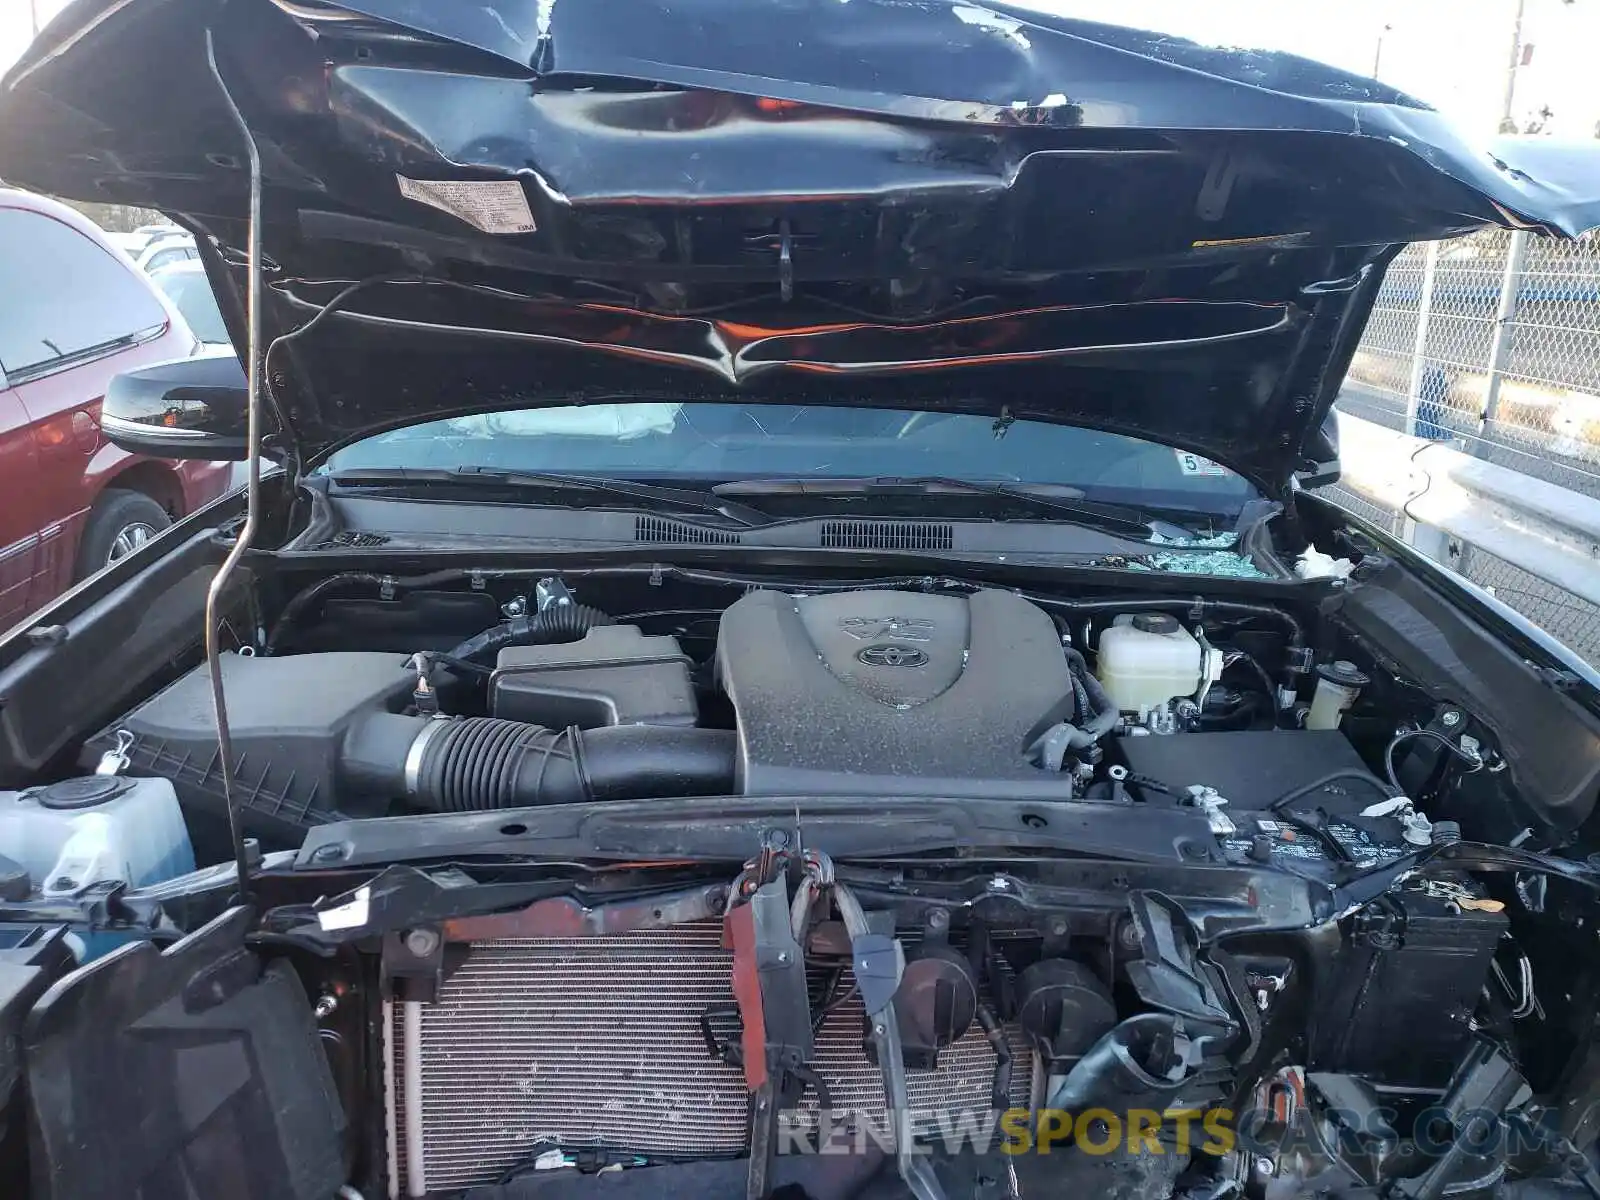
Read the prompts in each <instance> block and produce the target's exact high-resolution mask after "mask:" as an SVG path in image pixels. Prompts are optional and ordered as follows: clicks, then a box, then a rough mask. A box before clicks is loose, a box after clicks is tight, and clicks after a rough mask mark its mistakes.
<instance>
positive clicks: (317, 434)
mask: <svg viewBox="0 0 1600 1200" xmlns="http://www.w3.org/2000/svg"><path fill="white" fill-rule="evenodd" d="M208 31H209V34H210V36H211V37H212V39H213V40H214V44H215V55H216V60H217V63H218V68H219V72H220V75H221V77H222V78H223V79H224V80H225V81H226V85H227V88H228V91H229V92H230V93H231V94H232V96H233V98H234V100H235V101H236V102H237V104H238V107H239V109H240V110H241V111H242V112H243V114H244V116H245V118H246V120H247V121H248V123H249V125H250V127H251V129H252V130H253V131H254V134H255V136H256V138H257V141H258V143H259V146H260V150H261V155H262V160H263V163H264V197H263V205H264V213H265V226H264V243H265V249H266V253H267V256H268V258H269V259H270V263H269V269H268V273H267V285H268V287H267V294H268V304H267V308H266V311H265V312H264V314H263V316H264V323H265V327H266V331H267V334H268V336H269V337H274V336H277V335H281V334H283V333H285V332H288V331H289V330H291V329H294V328H295V327H297V326H299V325H301V324H303V323H304V322H305V321H306V320H307V319H308V318H309V316H310V315H311V314H312V313H313V312H315V311H316V307H317V306H318V305H321V304H324V303H327V302H328V301H329V300H331V299H332V298H333V297H334V296H336V295H338V294H340V293H341V292H342V291H345V289H346V288H347V287H348V285H350V284H352V283H356V282H358V281H367V282H366V283H365V284H364V286H362V287H360V288H359V289H358V290H357V291H355V292H354V293H352V294H347V295H346V296H345V298H344V300H343V301H342V303H341V308H340V311H339V312H338V313H337V315H334V316H331V317H330V319H328V320H326V321H324V322H321V323H320V324H319V326H318V328H317V329H316V330H315V331H314V332H313V333H311V334H309V335H308V336H306V337H304V338H300V339H296V340H295V341H294V342H291V343H285V344H284V345H282V346H280V347H279V349H278V351H277V352H275V353H274V355H273V357H272V361H271V363H270V367H271V370H270V372H269V380H270V382H271V385H272V388H271V390H272V394H273V399H274V401H275V403H276V405H277V406H278V409H279V416H280V420H281V422H282V423H283V424H284V425H285V426H286V428H287V430H288V433H289V438H290V440H291V441H292V442H293V443H294V447H295V448H296V449H297V451H298V453H299V455H300V456H301V457H302V459H304V460H307V461H310V460H314V459H315V458H316V457H317V456H319V455H321V454H324V453H325V452H327V451H328V450H329V449H331V448H333V447H335V446H337V445H339V444H342V443H344V442H347V441H349V440H351V439H353V438H355V437H358V436H362V435H364V434H367V433H371V432H375V431H377V430H380V429H383V428H388V427H392V426H395V425H399V424H405V423H408V422H414V421H418V420H424V419H428V418H431V417H435V416H442V415H445V414H448V413H459V412H466V411H476V410H484V409H489V408H496V407H515V406H530V405H540V404H570V403H574V402H580V401H582V400H585V399H608V400H609V399H617V398H619V397H643V398H650V399H685V398H693V399H696V400H702V401H703V400H708V399H717V398H729V399H737V400H740V401H743V402H750V401H752V400H758V399H762V398H770V399H772V400H773V401H774V402H780V403H796V402H804V403H818V404H826V403H843V404H884V405H895V406H901V405H904V406H915V407H923V408H927V407H935V408H941V407H942V408H947V409H950V410H960V411H976V412H987V413H993V414H994V415H996V416H997V417H999V416H1004V415H1007V414H1009V415H1011V416H1015V417H1028V418H1033V419H1047V420H1059V421H1066V422H1071V423H1074V424H1083V425H1089V426H1094V427H1097V428H1103V429H1108V430H1113V431H1116V432H1122V433H1130V434H1134V435H1138V436H1145V437H1151V438H1154V439H1157V440H1160V441H1165V442H1169V443H1171V444H1174V445H1178V446H1182V447H1185V448H1187V449H1192V450H1195V451H1198V452H1199V453H1202V454H1205V455H1207V456H1209V457H1211V458H1214V459H1217V460H1219V461H1222V462H1225V463H1227V464H1228V465H1230V466H1232V467H1234V468H1235V469H1237V470H1239V471H1241V472H1242V473H1244V474H1245V475H1247V476H1248V477H1250V478H1251V479H1252V480H1254V481H1255V482H1256V483H1258V484H1259V485H1260V486H1262V487H1263V488H1264V489H1266V490H1267V491H1268V492H1271V493H1276V494H1282V493H1284V492H1286V491H1287V490H1289V488H1290V486H1291V483H1290V481H1291V478H1292V475H1293V473H1294V472H1295V471H1296V470H1299V469H1302V468H1303V467H1305V466H1306V465H1307V464H1309V463H1311V462H1315V461H1321V460H1325V459H1326V458H1328V457H1331V454H1332V450H1331V448H1330V447H1328V446H1326V445H1323V444H1321V441H1320V434H1319V430H1320V429H1321V426H1322V422H1323V418H1324V417H1325V415H1326V413H1327V411H1328V408H1329V407H1330V406H1331V404H1332V402H1333V398H1334V396H1335V395H1336V393H1337V390H1338V386H1339V382H1340V379H1341V378H1342V376H1343V373H1344V370H1345V367H1346V365H1347V364H1348V361H1349V358H1350V355H1351V353H1352V352H1353V350H1354V346H1355V343H1356V340H1357V339H1358V338H1359V335H1360V331H1361V328H1362V326H1363V325H1364V323H1365V320H1366V317H1367V314H1368V312H1369V310H1370V307H1371V303H1372V299H1373V295H1374V293H1375V291H1376V288H1377V286H1378V284H1379V282H1380V281H1381V278H1382V274H1383V270H1384V268H1385V267H1386V265H1387V263H1388V261H1389V260H1390V258H1392V256H1393V255H1394V253H1396V252H1397V250H1398V248H1399V246H1400V245H1402V244H1404V243H1406V242H1408V241H1414V240H1419V239H1424V238H1435V237H1444V236H1450V235H1452V234H1456V233H1460V232H1463V231H1466V230H1470V229H1473V228H1477V227H1480V226H1482V225H1485V224H1501V225H1510V226H1524V227H1529V228H1532V229H1534V230H1536V231H1538V232H1541V233H1549V234H1553V235H1568V236H1570V235H1575V234H1577V233H1580V232H1582V231H1583V230H1584V229H1586V228H1588V227H1590V226H1592V225H1595V224H1597V223H1600V165H1597V164H1600V157H1597V156H1596V153H1595V152H1594V151H1591V150H1588V149H1587V148H1585V149H1584V150H1568V149H1565V148H1561V147H1556V146H1552V145H1550V144H1549V143H1545V142H1535V141H1531V140H1529V141H1523V142H1516V143H1510V144H1507V145H1503V146H1497V147H1486V148H1485V147H1474V146H1471V145H1468V144H1467V143H1466V142H1464V141H1462V140H1461V138H1460V137H1459V136H1458V135H1457V134H1456V133H1455V132H1454V131H1453V130H1452V129H1451V128H1450V127H1449V126H1448V125H1447V124H1446V123H1445V122H1444V121H1443V120H1442V119H1441V118H1440V117H1439V116H1438V114H1436V113H1435V112H1433V111H1432V110H1431V109H1429V108H1428V107H1427V106H1426V105H1424V104H1422V103H1420V102H1419V101H1416V100H1414V99H1412V98H1410V97H1407V96H1405V95H1402V94H1400V93H1398V92H1395V91H1393V90H1392V89H1390V88H1387V87H1385V86H1383V85H1381V84H1379V83H1377V82H1375V81H1372V80H1367V79H1362V78H1359V77H1356V76H1351V75H1346V74H1343V73H1341V72H1338V71H1335V70H1333V69H1332V68H1328V67H1324V66H1321V65H1319V64H1315V63H1311V62H1308V61H1306V60H1302V59H1297V58H1294V57H1292V56H1288V55H1281V54H1266V53H1255V52H1248V51H1239V50H1221V49H1215V48H1208V47H1202V46H1197V45H1194V44H1192V43H1188V42H1184V41H1181V40H1177V39H1171V38H1163V37H1160V36H1159V35H1156V34H1151V33H1144V32H1140V31H1136V30H1128V29H1122V28H1118V27H1114V26H1108V25H1098V24H1090V23H1086V22H1078V21H1069V20H1064V19H1059V18H1053V17H1047V16H1043V15H1040V14H1037V13H1031V12H1028V11H1026V10H1022V9H1013V8H1006V7H1003V6H995V5H988V6H979V5H973V4H964V3H950V2H948V0H917V2H916V3H911V4H907V3H905V2H904V0H849V2H848V3H845V2H841V0H756V2H754V3H751V2H749V0H479V2H477V3H471V4H463V3H459V2H458V0H78V2H77V3H75V4H73V5H71V6H70V7H69V8H68V9H67V10H66V11H65V12H64V13H63V14H62V15H61V16H60V17H59V18H58V19H57V20H56V21H55V22H53V23H52V24H51V26H50V27H49V28H48V29H47V30H46V31H45V34H44V35H43V36H42V37H41V38H40V40H39V41H38V42H37V43H36V44H35V46H34V47H33V49H32V50H31V51H30V52H29V54H28V56H27V57H26V58H24V60H23V61H22V62H21V63H19V64H18V65H17V67H16V68H14V69H13V71H12V72H11V73H10V74H9V76H8V77H7V78H6V80H5V81H4V83H3V85H0V177H3V178H5V179H7V180H8V181H10V182H12V183H20V184H24V185H26V186H31V187H35V188H38V189H41V190H45V191H50V192H54V193H57V194H61V195H65V196H68V197H72V198H75V199H82V200H99V201H115V202H121V203H129V204H141V205H149V206H152V207H157V208H161V209H164V210H166V211H167V212H169V213H171V214H173V215H174V216H175V218H176V219H178V220H179V221H181V222H182V223H183V224H185V225H187V226H189V227H190V228H191V229H193V230H195V231H196V233H197V234H199V235H200V240H201V244H202V247H203V253H204V257H205V258H206V261H207V267H208V270H209V271H210V272H211V274H212V278H213V282H214V283H216V284H217V285H218V290H219V294H220V295H221V297H222V300H223V307H224V313H225V315H226V316H227V317H228V319H229V322H230V327H231V328H232V329H233V330H234V332H235V336H236V340H238V339H239V335H240V334H241V333H242V330H243V314H242V308H241V305H240V302H239V297H241V296H242V295H243V293H244V275H243V267H242V256H241V255H240V254H239V252H238V251H239V248H240V247H242V246H243V245H244V244H245V228H244V217H245V214H246V211H247V202H248V175H247V172H246V170H245V167H244V164H245V163H246V161H247V155H246V148H245V145H244V143H243V140H242V138H241V135H240V133H239V131H238V129H237V127H236V125H235V124H234V123H233V121H232V119H231V116H230V113H229V110H228V107H227V104H226V101H225V98H224V96H223V93H222V90H221V87H220V86H219V84H218V82H217V80H216V79H215V78H214V77H213V75H212V73H211V70H210V67H209V64H208V58H207V49H206V45H207V37H208Z"/></svg>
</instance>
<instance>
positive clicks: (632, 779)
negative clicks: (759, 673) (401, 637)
mask: <svg viewBox="0 0 1600 1200" xmlns="http://www.w3.org/2000/svg"><path fill="white" fill-rule="evenodd" d="M417 731H418V732H417V736H419V737H420V736H423V734H424V733H425V732H426V734H427V741H426V742H425V743H424V744H423V747H422V750H421V753H420V761H419V763H418V764H417V767H416V769H415V774H414V780H415V791H414V794H413V795H412V797H411V799H412V802H413V803H415V804H417V805H418V806H420V807H422V808H427V809H433V810H436V811H441V812H467V811H472V810H479V809H494V808H523V807H530V806H536V805H543V804H582V803H585V802H587V801H591V800H632V799H642V798H646V797H650V798H655V797H667V796H714V795H725V794H727V793H730V792H732V791H733V774H734V755H735V744H736V738H735V735H734V733H733V732H732V731H731V730H724V729H678V728H669V727H665V726H652V725H618V726H608V727H606V728H603V729H590V730H578V729H560V730H558V729H546V728H544V727H543V726H540V725H527V724H524V723H522V722H520V721H503V720H500V719H499V718H496V717H462V718H458V719H456V720H452V721H448V722H445V723H442V724H441V726H440V727H439V728H438V729H437V730H428V729H427V728H426V722H418V724H417ZM394 769H395V771H397V772H398V774H399V775H400V776H401V780H402V785H404V784H405V783H407V782H410V781H406V780H404V779H403V777H404V775H405V773H406V772H405V769H404V767H403V766H402V765H401V764H399V763H396V764H394Z"/></svg>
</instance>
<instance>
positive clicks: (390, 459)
mask: <svg viewBox="0 0 1600 1200" xmlns="http://www.w3.org/2000/svg"><path fill="white" fill-rule="evenodd" d="M464 466H473V467H493V468H499V469H507V470H518V471H559V472H564V473H569V474H592V475H605V476H613V477H615V476H622V477H627V478H632V479H652V480H715V481H723V480H734V479H761V478H766V477H794V476H809V477H815V478H818V479H827V478H841V477H858V476H879V475H894V476H929V475H939V476H953V477H957V478H961V479H969V480H986V481H997V480H998V481H1006V482H1013V483H1024V484H1066V485H1070V486H1073V487H1077V488H1080V489H1082V491H1083V493H1084V495H1085V496H1087V497H1090V498H1093V499H1106V500H1138V501H1139V502H1140V503H1142V504H1146V505H1153V506H1160V507H1170V508H1177V509H1183V510H1193V511H1199V512H1205V513H1219V514H1222V513H1232V512H1236V511H1237V510H1238V509H1239V508H1240V507H1241V506H1242V505H1243V504H1244V502H1245V501H1246V500H1248V499H1250V498H1252V497H1253V496H1255V495H1256V493H1255V491H1254V490H1253V489H1252V488H1251V487H1250V485H1249V484H1248V483H1247V482H1245V480H1243V479H1242V478H1240V477H1239V476H1237V475H1235V474H1234V473H1233V472H1231V471H1229V470H1227V469H1225V468H1223V467H1221V466H1218V465H1217V464H1216V463H1213V462H1211V461H1210V460H1208V459H1204V458H1201V457H1199V456H1198V455H1195V454H1190V453H1188V452H1187V451H1179V450H1174V449H1172V448H1171V447H1170V446H1162V445H1158V444H1156V443H1154V442H1146V441H1141V440H1139V439H1137V438H1130V437H1122V436H1120V435H1117V434H1111V433H1098V432H1095V431H1093V430H1088V429H1079V428H1074V427H1072V426H1067V425H1051V424H1046V423H1043V422H1036V421H995V420H994V419H993V418H990V417H982V416H970V415H960V414H950V413H937V412H906V411H903V410H888V409H875V408H833V407H818V406H815V405H779V404H758V405H737V404H659V403H652V404H596V405H587V406H582V407H578V406H573V407H563V408H542V409H525V410H517V411H511V412H501V413H488V414H478V415H473V416H468V417H458V418H452V419H449V420H443V421H431V422H429V423H427V424H425V425H415V426H411V427H410V428H407V429H402V430H397V431H395V432H392V433H385V434H380V435H378V436H376V437H371V438H367V439H365V440H363V441H360V442H357V443H355V444H354V445H351V446H348V447H346V448H345V449H343V450H341V451H339V452H337V453H336V454H334V455H333V456H332V457H331V458H330V459H329V461H328V463H327V465H326V467H325V468H324V469H325V470H331V471H340V470H347V469H351V468H373V467H409V468H434V469H438V468H446V469H449V468H458V467H464Z"/></svg>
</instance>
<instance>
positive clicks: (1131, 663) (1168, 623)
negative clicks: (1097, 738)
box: [1096, 613, 1207, 712]
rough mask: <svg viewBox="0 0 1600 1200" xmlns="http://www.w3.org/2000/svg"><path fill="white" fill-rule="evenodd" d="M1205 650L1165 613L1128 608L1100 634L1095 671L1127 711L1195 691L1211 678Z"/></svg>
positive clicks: (1112, 695) (1174, 618) (1145, 707)
mask: <svg viewBox="0 0 1600 1200" xmlns="http://www.w3.org/2000/svg"><path fill="white" fill-rule="evenodd" d="M1206 658H1207V655H1206V650H1205V648H1204V647H1203V646H1201V645H1200V643H1199V642H1198V641H1196V640H1195V636H1194V635H1193V634H1192V633H1190V632H1189V631H1188V630H1187V629H1185V628H1184V627H1183V626H1182V625H1180V624H1179V623H1178V620H1177V618H1176V617H1171V616H1168V615H1167V614H1166V613H1124V614H1122V615H1121V616H1119V617H1116V618H1115V619H1114V620H1113V621H1112V622H1111V626H1110V627H1109V628H1108V629H1106V630H1105V632H1103V633H1102V634H1101V635H1100V644H1099V662H1098V664H1097V670H1096V674H1097V675H1098V676H1099V678H1100V683H1101V686H1102V687H1104V688H1105V689H1106V694H1107V695H1108V696H1110V697H1111V701H1112V703H1114V704H1115V705H1116V706H1117V707H1118V708H1119V709H1121V710H1122V711H1123V712H1142V711H1143V710H1145V709H1150V708H1155V707H1157V706H1158V705H1162V704H1166V703H1167V702H1168V701H1170V700H1175V699H1177V698H1178V697H1180V696H1193V695H1194V694H1195V693H1197V692H1198V691H1199V690H1200V687H1201V684H1202V683H1204V682H1205V680H1206V678H1207V662H1206Z"/></svg>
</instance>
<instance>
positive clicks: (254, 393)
mask: <svg viewBox="0 0 1600 1200" xmlns="http://www.w3.org/2000/svg"><path fill="white" fill-rule="evenodd" d="M206 64H207V65H208V66H209V67H210V68H211V77H212V78H213V79H215V80H216V81H217V87H218V88H219V89H220V90H221V92H222V99H223V101H224V102H225V103H226V104H227V106H228V112H229V113H230V114H232V116H233V120H234V123H235V124H236V125H238V127H239V132H240V134H241V135H242V136H243V138H244V142H245V147H246V149H247V150H248V152H249V156H250V225H249V231H248V234H247V239H248V247H247V268H246V269H247V271H248V281H247V285H246V291H245V307H246V312H245V319H246V324H247V327H248V342H247V349H246V357H247V358H248V359H249V364H248V365H249V372H250V373H249V390H248V391H247V393H246V397H247V399H246V412H247V426H246V433H245V453H246V455H247V456H248V462H247V468H246V479H247V483H246V485H245V503H246V508H245V519H244V525H243V527H242V528H241V529H240V530H239V532H238V534H237V535H236V536H235V538H234V542H233V549H231V550H230V551H229V552H228V556H227V558H225V559H224V560H223V562H222V566H221V567H219V568H218V569H217V573H216V575H214V576H213V577H212V579H211V586H210V587H209V588H208V589H207V591H206V666H207V668H208V669H209V671H210V673H211V699H212V703H213V705H214V706H215V708H216V718H217V752H218V754H219V755H220V757H221V759H222V792H223V796H224V798H225V801H226V803H227V806H228V835H229V837H230V838H231V839H232V842H233V858H234V862H235V863H236V864H237V867H238V871H239V902H240V903H241V904H248V903H249V901H250V851H249V848H248V847H247V845H246V843H245V838H244V831H243V827H242V817H241V814H240V812H239V798H238V780H236V779H235V778H234V762H233V738H232V736H231V735H230V734H229V732H228V701H227V697H226V695H225V694H224V688H223V682H222V644H221V643H222V621H221V608H222V599H223V593H224V592H225V591H226V590H227V587H228V583H229V581H230V580H231V578H232V577H233V573H234V570H235V569H236V568H237V567H238V565H239V560H240V559H242V558H243V557H244V555H245V552H246V551H247V550H249V548H250V543H251V542H252V541H253V540H254V538H255V535H256V528H257V525H258V523H259V521H258V517H259V514H260V511H261V372H262V361H261V291H262V288H261V151H260V149H259V148H258V147H257V145H256V139H255V136H254V135H253V134H252V133H251V132H250V126H249V124H248V123H247V122H246V121H245V119H244V114H243V113H242V112H240V111H239V106H238V104H236V103H235V102H234V99H233V95H232V93H230V92H229V91H228V85H227V84H226V83H225V82H224V81H223V78H222V72H221V71H220V70H219V69H218V67H217V47H216V41H215V39H214V38H213V36H212V31H211V30H210V29H207V30H206Z"/></svg>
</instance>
